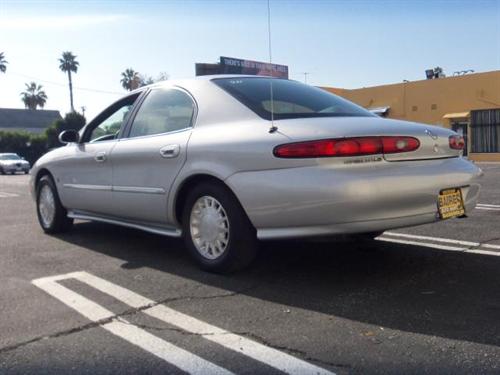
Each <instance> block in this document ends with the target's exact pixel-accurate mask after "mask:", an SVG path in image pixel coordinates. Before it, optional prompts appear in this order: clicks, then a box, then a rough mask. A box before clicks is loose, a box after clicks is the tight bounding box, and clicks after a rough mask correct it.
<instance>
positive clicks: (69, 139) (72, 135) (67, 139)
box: [59, 130, 80, 143]
mask: <svg viewBox="0 0 500 375" xmlns="http://www.w3.org/2000/svg"><path fill="white" fill-rule="evenodd" d="M79 139H80V135H79V134H78V132H77V131H76V130H65V131H63V132H62V133H61V134H59V142H61V143H76V142H78V140H79Z"/></svg>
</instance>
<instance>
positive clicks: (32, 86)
mask: <svg viewBox="0 0 500 375" xmlns="http://www.w3.org/2000/svg"><path fill="white" fill-rule="evenodd" d="M25 85H26V91H23V92H22V93H21V100H22V101H23V102H24V105H25V107H26V108H28V109H33V110H35V109H36V108H37V107H40V108H43V107H44V106H45V102H46V101H47V94H46V93H45V91H43V90H42V88H43V86H42V85H37V84H36V83H35V82H31V83H29V84H28V83H26V84H25Z"/></svg>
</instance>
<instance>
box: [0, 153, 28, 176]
mask: <svg viewBox="0 0 500 375" xmlns="http://www.w3.org/2000/svg"><path fill="white" fill-rule="evenodd" d="M29 171H30V163H29V162H27V161H26V160H24V159H23V158H22V157H20V156H19V155H18V154H14V153H0V174H6V173H10V174H14V173H17V172H23V173H25V174H28V172H29Z"/></svg>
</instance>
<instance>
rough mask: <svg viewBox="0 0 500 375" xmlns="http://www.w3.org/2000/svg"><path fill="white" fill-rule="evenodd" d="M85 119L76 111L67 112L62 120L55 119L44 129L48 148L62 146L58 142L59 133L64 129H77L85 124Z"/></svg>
mask: <svg viewBox="0 0 500 375" xmlns="http://www.w3.org/2000/svg"><path fill="white" fill-rule="evenodd" d="M85 123H86V119H85V117H84V116H83V115H81V114H80V113H78V112H70V113H67V114H66V116H64V118H63V119H62V120H57V121H56V122H54V123H53V124H52V125H51V126H50V127H48V128H47V129H46V130H45V137H46V139H47V147H48V149H51V148H54V147H59V146H62V144H61V143H60V142H59V139H58V137H59V134H61V132H63V131H65V130H70V129H71V130H76V131H79V130H80V129H81V128H83V127H84V126H85Z"/></svg>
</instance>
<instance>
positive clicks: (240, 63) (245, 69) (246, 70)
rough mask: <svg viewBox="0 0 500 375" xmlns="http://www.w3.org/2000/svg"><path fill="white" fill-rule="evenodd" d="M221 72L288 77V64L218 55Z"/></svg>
mask: <svg viewBox="0 0 500 375" xmlns="http://www.w3.org/2000/svg"><path fill="white" fill-rule="evenodd" d="M220 66H221V74H249V75H257V76H272V77H279V78H286V79H288V66H286V65H278V64H271V63H266V62H260V61H253V60H243V59H236V58H233V57H225V56H221V57H220Z"/></svg>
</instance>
